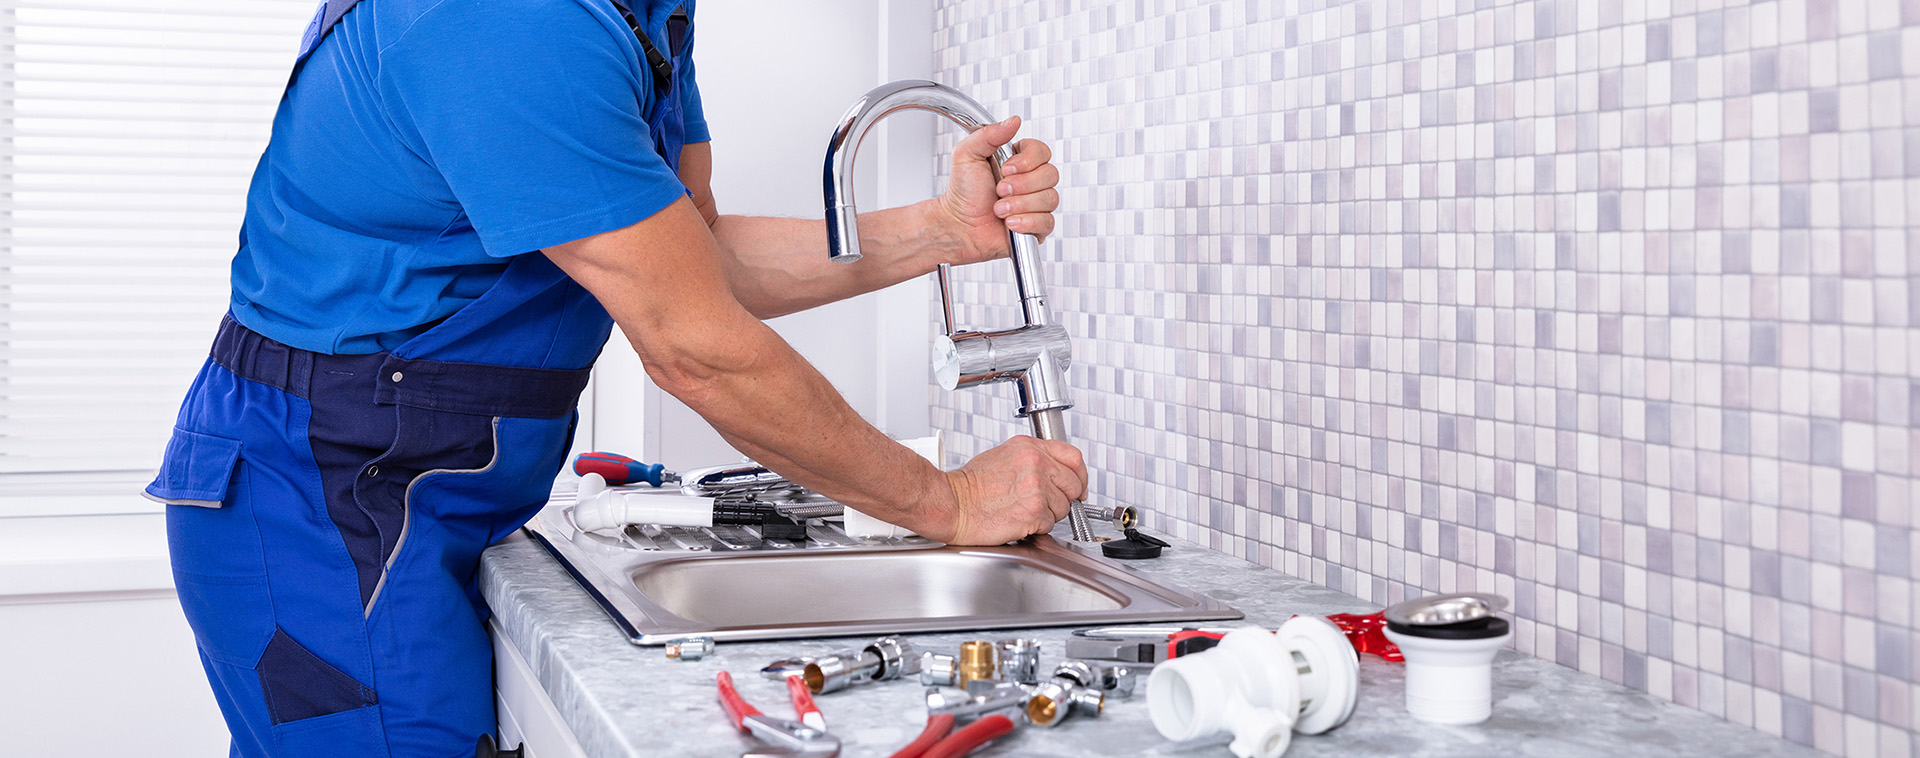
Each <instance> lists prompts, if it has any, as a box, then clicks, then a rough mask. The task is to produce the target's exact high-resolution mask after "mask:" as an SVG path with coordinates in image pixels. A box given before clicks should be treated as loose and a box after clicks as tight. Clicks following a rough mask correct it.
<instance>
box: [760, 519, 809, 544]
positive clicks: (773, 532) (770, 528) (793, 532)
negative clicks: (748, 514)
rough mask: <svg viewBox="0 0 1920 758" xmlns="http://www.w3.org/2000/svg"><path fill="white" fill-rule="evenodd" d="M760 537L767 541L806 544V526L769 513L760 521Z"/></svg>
mask: <svg viewBox="0 0 1920 758" xmlns="http://www.w3.org/2000/svg"><path fill="white" fill-rule="evenodd" d="M760 537H761V539H769V540H789V541H793V542H806V541H807V525H806V524H805V523H803V522H800V521H795V520H793V519H790V518H787V517H786V516H782V515H780V514H778V513H771V514H768V515H767V517H766V518H765V519H762V520H761V521H760Z"/></svg>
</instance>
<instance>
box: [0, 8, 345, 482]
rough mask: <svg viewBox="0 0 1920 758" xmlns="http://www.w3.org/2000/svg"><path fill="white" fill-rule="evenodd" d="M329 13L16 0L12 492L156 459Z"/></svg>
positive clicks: (0, 333) (6, 402)
mask: <svg viewBox="0 0 1920 758" xmlns="http://www.w3.org/2000/svg"><path fill="white" fill-rule="evenodd" d="M313 10H314V2H313V0H196V1H195V2H193V3H182V4H172V3H156V2H152V0H0V488H4V489H17V488H18V486H19V485H20V484H21V483H22V482H46V481H49V479H48V477H49V476H52V477H53V481H72V480H73V479H76V478H78V479H86V478H89V477H91V478H95V479H103V480H104V479H117V480H125V479H129V478H135V477H136V475H137V474H138V473H139V472H145V471H151V470H152V469H154V468H155V467H156V466H157V465H158V463H159V456H160V453H161V452H162V450H163V448H164V447H165V444H166V440H167V435H168V434H169V432H170V431H171V429H172V427H173V418H174V413H175V412H176V410H177V408H178V404H179V402H180V398H181V397H182V396H183V395H184V394H185V392H186V389H187V386H188V384H189V383H190V382H191V381H192V378H193V375H194V372H195V371H197V370H198V368H199V366H200V363H201V361H203V360H204V359H205V357H206V354H207V345H208V343H209V341H210V339H211V338H212V335H213V330H214V327H215V326H216V325H217V324H218V322H219V318H220V315H221V314H222V313H223V312H224V311H225V309H226V304H227V266H228V263H229V261H230V260H231V258H232V255H233V252H234V247H235V245H236V243H237V239H238V233H239V229H240V219H241V214H242V210H243V208H244V203H245V198H246V190H247V183H248V179H249V177H250V175H251V173H252V170H253V166H254V163H255V162H256V161H257V160H258V159H259V156H260V151H261V150H262V149H263V148H264V147H265V145H266V141H267V135H268V132H269V128H270V125H271V124H270V122H271V120H272V117H273V109H274V106H275V105H276V104H277V103H278V101H279V98H280V92H281V88H282V86H283V85H284V84H285V82H286V77H287V72H288V70H289V69H290V68H291V66H292V63H293V56H294V53H295V51H296V49H297V47H298V45H299V42H300V35H301V32H302V31H303V30H304V29H305V28H306V24H307V22H308V20H309V19H310V18H311V17H312V15H313Z"/></svg>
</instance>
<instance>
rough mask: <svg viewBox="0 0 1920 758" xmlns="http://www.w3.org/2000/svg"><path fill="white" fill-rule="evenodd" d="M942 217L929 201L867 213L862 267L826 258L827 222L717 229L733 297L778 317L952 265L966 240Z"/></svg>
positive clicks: (733, 223) (725, 219)
mask: <svg viewBox="0 0 1920 758" xmlns="http://www.w3.org/2000/svg"><path fill="white" fill-rule="evenodd" d="M940 212H941V211H940V209H939V208H938V206H937V205H935V202H934V201H926V202H921V203H916V204H914V205H909V206H906V207H902V208H890V209H887V210H881V211H872V212H869V213H862V214H860V249H861V251H862V252H863V253H864V256H863V257H861V259H860V260H859V261H857V262H855V263H835V262H833V261H832V260H831V259H829V258H828V257H827V225H826V222H825V221H821V220H808V219H794V218H767V217H761V216H720V217H718V218H716V219H715V220H714V221H713V225H712V226H713V236H714V238H715V239H716V240H718V241H719V243H720V247H721V248H722V250H723V252H724V256H723V260H724V262H725V265H726V270H727V283H728V286H730V287H731V288H732V289H733V296H734V297H735V298H736V299H738V300H739V301H740V304H741V305H744V306H746V307H747V310H748V311H751V312H752V313H753V314H754V315H755V316H759V317H760V318H773V317H775V316H784V315H786V314H789V313H794V312H797V311H803V310H806V309H808V308H813V307H815V306H820V305H825V304H827V303H831V302H835V301H839V300H844V299H846V298H849V297H853V296H855V295H862V294H866V293H868V292H872V291H874V290H878V289H884V288H886V287H891V286H893V285H895V284H899V283H900V282H903V281H906V280H908V279H912V278H913V277H916V276H921V275H923V274H926V273H928V272H930V271H932V270H933V268H934V266H935V265H936V264H938V263H940V262H942V261H947V260H951V259H952V258H953V251H954V250H956V249H958V247H959V246H960V245H961V244H962V241H961V239H960V238H959V237H958V236H957V235H955V234H952V233H951V232H950V231H949V225H948V224H946V223H943V219H942V218H941V217H940V216H939V215H938V214H940Z"/></svg>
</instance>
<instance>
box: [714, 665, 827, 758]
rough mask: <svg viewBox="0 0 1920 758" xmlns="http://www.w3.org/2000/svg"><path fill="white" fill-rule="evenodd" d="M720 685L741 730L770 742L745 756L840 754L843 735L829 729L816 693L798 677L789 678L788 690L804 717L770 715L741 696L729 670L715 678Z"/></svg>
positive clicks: (724, 701) (793, 757) (821, 756)
mask: <svg viewBox="0 0 1920 758" xmlns="http://www.w3.org/2000/svg"><path fill="white" fill-rule="evenodd" d="M714 681H715V683H716V684H718V685H719V688H720V707H722V708H725V709H726V711H727V718H728V719H729V720H731V721H732V722H733V725H734V727H736V728H738V729H739V730H740V731H743V732H747V733H749V734H752V735H753V736H755V737H759V738H760V741H761V742H765V743H767V744H766V745H765V746H764V747H762V748H757V749H754V750H749V751H747V752H745V753H742V754H741V758H833V757H834V756H837V755H839V754H840V738H839V737H835V736H833V735H831V734H828V733H827V728H826V722H825V721H824V720H822V719H821V717H820V709H819V708H818V707H816V706H815V705H814V704H813V695H812V694H811V693H809V692H807V685H806V683H805V682H803V681H801V680H800V679H799V678H798V677H788V678H787V693H788V695H790V696H791V697H792V698H793V710H794V711H795V713H796V715H798V716H799V717H800V721H794V720H792V719H781V718H774V717H772V716H768V715H766V714H764V713H761V712H760V709H758V708H755V707H753V706H751V705H748V704H747V701H746V700H743V699H741V697H740V691H739V690H736V689H734V688H733V676H732V675H731V674H728V673H727V672H725V671H722V672H720V675H719V676H717V677H715V678H714Z"/></svg>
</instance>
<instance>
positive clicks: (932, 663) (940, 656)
mask: <svg viewBox="0 0 1920 758" xmlns="http://www.w3.org/2000/svg"><path fill="white" fill-rule="evenodd" d="M920 683H921V684H924V685H928V686H931V687H958V686H960V659H958V658H955V657H953V656H951V655H947V654H945V653H934V652H927V653H921V654H920Z"/></svg>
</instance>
